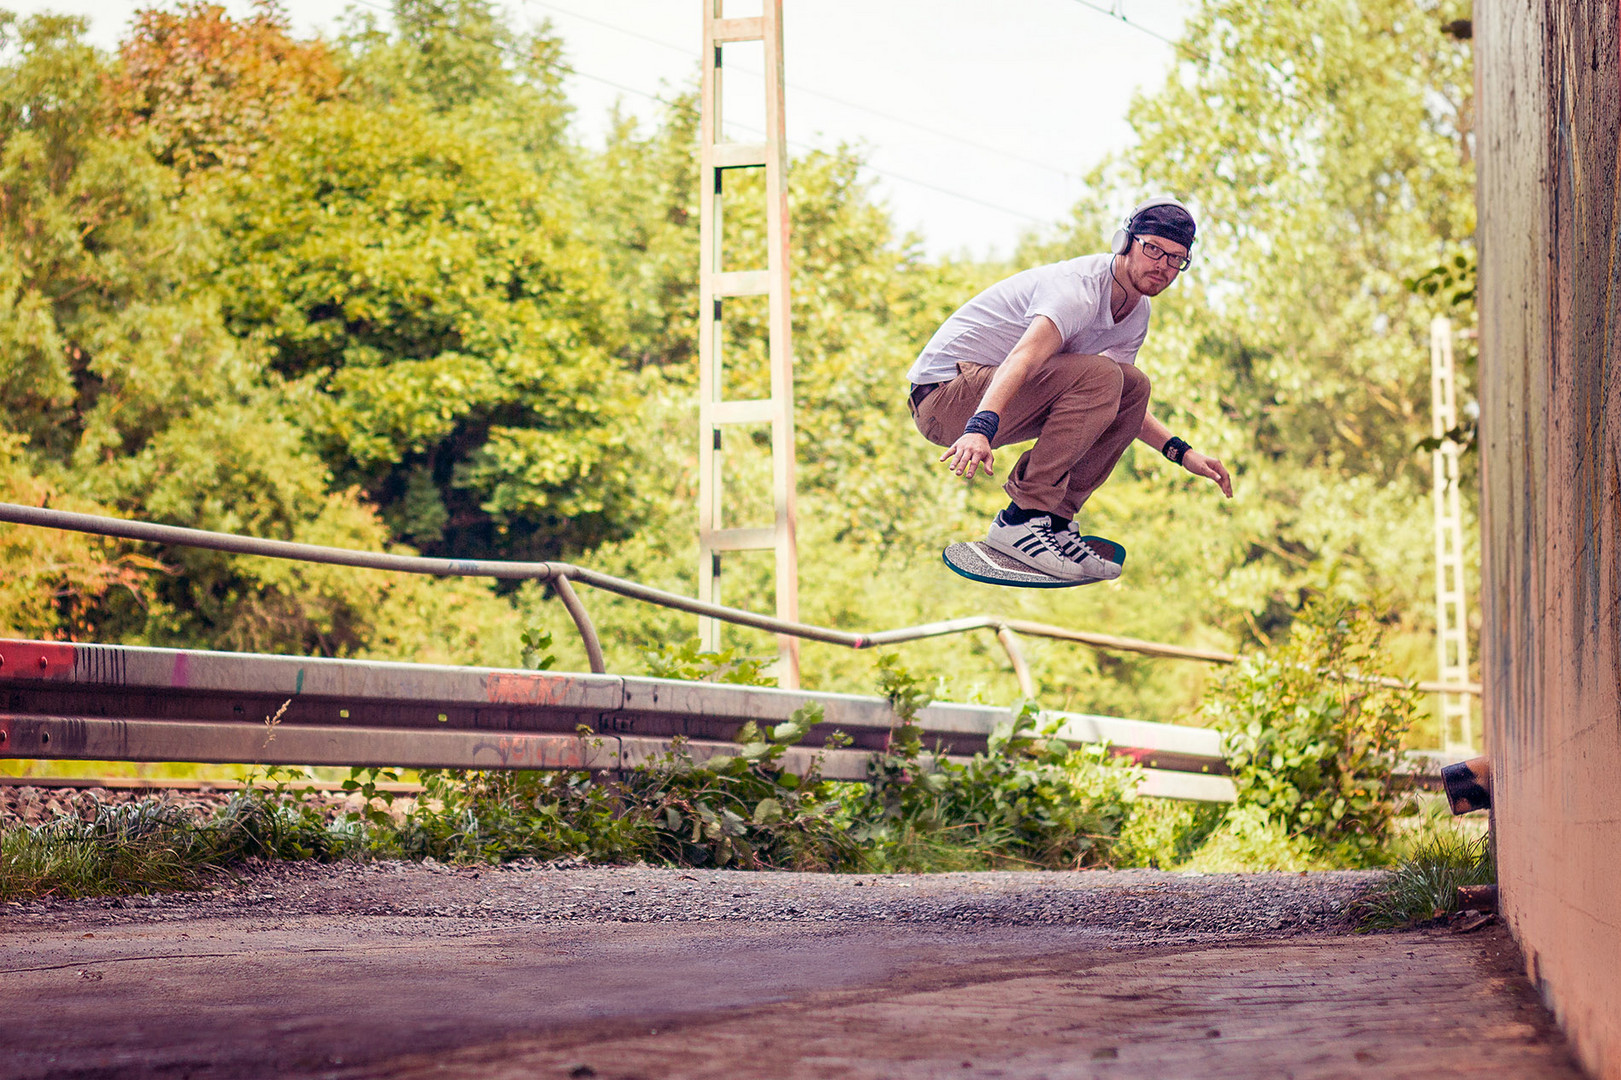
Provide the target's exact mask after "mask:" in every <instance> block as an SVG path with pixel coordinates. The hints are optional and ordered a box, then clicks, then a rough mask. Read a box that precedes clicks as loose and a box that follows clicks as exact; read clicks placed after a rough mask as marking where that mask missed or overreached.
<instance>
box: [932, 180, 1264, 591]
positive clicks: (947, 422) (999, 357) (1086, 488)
mask: <svg viewBox="0 0 1621 1080" xmlns="http://www.w3.org/2000/svg"><path fill="white" fill-rule="evenodd" d="M1195 231H1196V226H1195V224H1194V221H1193V215H1192V214H1191V213H1189V212H1188V209H1187V207H1185V206H1183V205H1182V204H1181V203H1179V202H1177V201H1176V200H1175V199H1170V198H1156V199H1150V200H1148V201H1147V202H1145V203H1143V204H1142V205H1141V206H1139V207H1137V209H1135V210H1133V211H1132V214H1131V217H1129V218H1127V219H1126V224H1125V227H1124V228H1122V229H1121V230H1120V231H1119V232H1117V233H1115V237H1114V245H1113V247H1114V251H1113V254H1109V255H1087V256H1082V257H1081V258H1078V259H1070V260H1068V261H1066V262H1060V263H1053V264H1051V265H1049V266H1038V267H1035V268H1034V269H1031V270H1025V271H1023V272H1022V273H1018V274H1015V275H1013V276H1012V277H1010V278H1008V279H1007V280H1005V281H1002V282H999V283H997V284H995V285H992V286H991V287H990V288H988V289H986V290H985V291H984V292H982V293H980V294H979V295H978V296H976V297H974V298H973V299H972V300H970V301H968V303H966V304H964V305H963V306H962V307H961V308H960V309H958V311H957V312H956V314H954V315H952V316H951V317H950V318H949V319H947V320H946V321H945V323H944V324H943V325H942V326H941V327H940V329H939V330H937V331H935V333H934V336H933V337H932V338H930V339H929V343H928V345H926V346H924V348H923V352H922V353H921V354H920V355H919V356H918V358H917V362H916V363H914V364H913V365H912V369H911V370H910V371H909V372H907V378H908V379H909V380H910V381H911V383H912V390H911V397H910V399H909V403H910V406H911V410H912V416H913V418H914V419H915V420H916V421H917V427H918V430H919V431H921V432H922V433H923V437H924V438H926V439H928V440H929V441H930V442H932V443H934V444H935V445H937V446H944V447H947V450H946V452H945V453H944V454H942V455H940V460H941V461H944V462H948V463H949V467H950V469H951V471H952V472H954V473H956V474H957V475H959V476H962V477H964V478H965V479H973V477H974V473H975V471H976V470H978V469H980V468H983V469H984V470H985V474H986V475H987V476H989V475H991V464H992V456H991V451H992V449H993V448H995V447H998V446H1004V445H1006V444H1008V443H1017V442H1023V441H1025V440H1026V439H1030V438H1034V439H1035V440H1036V444H1035V446H1033V447H1031V448H1030V449H1029V450H1027V451H1025V453H1024V454H1023V455H1022V456H1020V458H1019V460H1018V462H1017V463H1016V464H1015V465H1014V466H1013V471H1012V472H1011V473H1010V474H1009V475H1008V480H1007V483H1006V484H1004V485H1003V488H1004V489H1005V490H1006V491H1007V493H1008V497H1009V498H1010V499H1011V500H1012V501H1011V502H1009V503H1008V505H1007V508H1006V509H1005V510H1003V511H1002V512H1001V513H999V514H997V515H996V519H995V520H994V521H993V522H991V531H990V536H989V537H988V539H987V541H986V542H987V543H988V544H989V546H991V547H993V548H995V549H997V550H998V551H1001V552H1004V553H1005V554H1007V555H1009V556H1012V557H1013V558H1015V559H1017V560H1019V561H1020V562H1022V563H1024V564H1025V565H1027V566H1030V567H1032V568H1034V569H1036V570H1039V571H1041V572H1042V573H1045V574H1048V575H1050V576H1052V577H1056V578H1064V579H1068V580H1076V581H1078V580H1083V579H1095V578H1102V579H1110V578H1116V577H1119V576H1120V564H1119V563H1118V562H1115V561H1112V560H1111V559H1110V558H1109V557H1108V554H1107V553H1103V552H1100V551H1098V550H1095V549H1094V547H1093V546H1092V545H1090V544H1088V543H1087V542H1086V541H1085V540H1083V539H1081V536H1080V532H1079V530H1078V529H1077V527H1076V526H1075V523H1074V521H1073V519H1074V517H1075V513H1076V511H1077V510H1079V509H1080V508H1081V506H1082V505H1083V504H1084V503H1085V502H1086V500H1087V499H1088V498H1089V497H1090V496H1091V495H1092V493H1093V492H1094V491H1096V490H1097V489H1098V488H1099V487H1101V486H1102V484H1103V482H1104V481H1105V480H1107V479H1108V478H1109V473H1110V472H1112V471H1113V470H1114V466H1115V462H1117V461H1119V460H1120V455H1121V454H1123V453H1125V450H1126V447H1127V446H1128V445H1130V443H1131V440H1132V439H1141V440H1142V441H1143V442H1145V443H1147V444H1148V445H1149V446H1152V447H1153V448H1154V449H1155V450H1156V451H1159V452H1161V453H1163V454H1164V455H1165V456H1166V457H1167V458H1169V459H1170V460H1171V461H1173V462H1176V463H1178V464H1180V465H1181V466H1182V467H1183V468H1185V469H1187V470H1188V471H1189V472H1191V473H1193V474H1195V475H1197V476H1203V477H1206V478H1208V479H1210V480H1213V481H1214V482H1215V483H1216V484H1217V485H1218V486H1220V488H1221V491H1222V494H1223V495H1225V496H1227V497H1228V498H1229V499H1230V498H1232V496H1233V482H1232V478H1231V477H1230V476H1228V474H1227V470H1226V468H1225V467H1223V466H1222V463H1221V462H1220V461H1218V460H1217V459H1215V458H1213V457H1210V456H1209V455H1207V454H1201V453H1199V452H1198V451H1196V450H1194V449H1192V448H1191V447H1189V446H1188V444H1187V443H1186V442H1183V441H1182V440H1181V439H1179V438H1175V437H1173V436H1172V435H1171V432H1170V429H1169V428H1167V427H1166V426H1165V425H1164V424H1162V423H1160V422H1159V421H1158V420H1156V419H1154V418H1153V417H1152V416H1150V415H1148V396H1149V384H1148V377H1147V376H1146V375H1144V374H1143V373H1142V372H1140V371H1138V370H1137V367H1136V362H1137V350H1138V349H1140V348H1141V347H1142V344H1143V340H1144V339H1145V338H1146V337H1147V336H1148V312H1149V302H1148V298H1149V297H1151V296H1158V295H1159V294H1160V293H1161V292H1163V291H1164V290H1165V288H1166V287H1167V286H1169V285H1170V284H1171V282H1173V281H1175V280H1176V276H1177V274H1179V273H1180V272H1181V271H1183V270H1186V269H1187V268H1188V265H1189V263H1190V261H1191V260H1190V259H1189V257H1188V256H1189V252H1190V251H1191V250H1192V247H1193V240H1194V233H1195Z"/></svg>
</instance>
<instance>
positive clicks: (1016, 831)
mask: <svg viewBox="0 0 1621 1080" xmlns="http://www.w3.org/2000/svg"><path fill="white" fill-rule="evenodd" d="M878 682H879V690H880V692H882V693H883V695H884V696H885V697H886V698H887V699H888V700H889V703H890V707H891V708H892V709H893V710H894V712H895V718H896V721H897V723H896V725H895V727H894V728H893V729H892V730H891V732H890V736H889V739H888V742H887V746H886V748H885V751H884V752H883V753H881V754H878V755H875V756H874V758H873V760H872V761H871V762H870V763H869V765H868V778H869V781H870V783H869V784H868V786H867V787H866V788H865V789H864V790H860V791H854V792H850V793H849V794H848V795H847V797H846V802H847V810H846V813H847V814H848V816H849V819H850V821H851V830H852V833H853V834H854V835H855V836H856V838H857V839H858V840H860V841H862V843H863V845H864V846H866V847H867V848H868V852H867V859H868V862H869V864H870V865H872V866H873V867H874V868H875V869H887V870H910V869H975V868H986V867H995V866H1006V865H1016V866H1041V867H1053V868H1058V867H1076V866H1081V865H1088V864H1091V863H1095V862H1099V861H1102V860H1103V859H1104V858H1105V857H1106V855H1107V853H1108V850H1109V846H1110V844H1111V843H1112V841H1113V837H1114V835H1115V834H1116V833H1117V832H1118V830H1119V827H1120V825H1121V823H1122V822H1123V821H1124V820H1125V819H1126V817H1127V816H1128V814H1129V801H1130V798H1131V796H1132V793H1133V792H1134V791H1135V789H1136V783H1137V780H1138V779H1139V778H1140V772H1139V771H1138V770H1137V769H1136V768H1135V767H1134V766H1131V765H1130V764H1129V763H1127V762H1125V761H1123V760H1120V759H1116V758H1113V757H1112V756H1111V755H1110V754H1109V753H1108V750H1107V748H1106V747H1076V746H1072V745H1070V744H1069V743H1068V742H1066V741H1065V740H1063V739H1062V738H1060V737H1059V736H1058V731H1059V722H1058V721H1057V720H1056V719H1055V720H1044V718H1043V717H1042V714H1041V711H1040V709H1039V708H1038V707H1037V706H1036V704H1035V703H1034V702H1024V703H1022V704H1021V705H1020V706H1019V707H1018V708H1017V709H1016V710H1015V711H1014V714H1013V716H1012V717H1011V718H1010V719H1009V720H1008V721H1006V722H1004V723H1003V724H1001V725H999V726H998V727H997V729H996V730H995V731H994V732H992V733H991V735H990V737H989V739H988V741H987V747H986V749H985V751H983V752H981V753H977V754H975V755H973V757H971V758H970V759H968V760H967V761H966V762H959V761H953V760H951V759H950V758H948V757H947V756H946V755H945V754H944V753H943V752H942V751H941V749H940V748H939V747H938V746H936V747H932V748H925V747H924V745H923V741H922V738H921V733H920V732H921V729H920V728H919V727H918V725H917V722H916V720H917V713H918V711H919V710H920V709H921V708H922V707H923V705H924V704H925V703H926V702H927V700H928V696H927V693H926V691H925V690H924V686H923V683H922V681H921V680H919V679H917V678H915V677H913V676H912V675H911V674H910V673H909V672H907V671H906V670H905V668H903V667H902V666H901V665H900V663H899V661H898V660H897V659H896V658H895V657H893V656H890V655H885V656H881V657H880V658H879V660H878Z"/></svg>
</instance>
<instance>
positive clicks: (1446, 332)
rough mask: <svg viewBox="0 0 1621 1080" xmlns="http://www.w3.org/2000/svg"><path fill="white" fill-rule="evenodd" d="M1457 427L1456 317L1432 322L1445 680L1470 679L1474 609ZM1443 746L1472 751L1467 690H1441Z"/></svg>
mask: <svg viewBox="0 0 1621 1080" xmlns="http://www.w3.org/2000/svg"><path fill="white" fill-rule="evenodd" d="M1457 426H1458V398H1457V380H1456V377H1455V368H1454V365H1453V358H1452V321H1451V320H1450V319H1446V318H1441V317H1437V318H1436V319H1434V320H1433V321H1432V322H1431V323H1430V433H1431V434H1432V435H1433V436H1434V438H1436V439H1437V440H1439V442H1440V445H1439V446H1437V447H1436V449H1435V450H1434V451H1433V452H1432V453H1431V455H1430V463H1431V469H1432V473H1433V485H1432V486H1433V491H1434V501H1435V631H1436V633H1435V642H1436V651H1437V653H1438V658H1439V660H1440V668H1441V673H1440V681H1441V682H1442V683H1443V684H1448V685H1452V686H1461V685H1463V684H1465V683H1467V682H1469V609H1468V602H1467V599H1466V594H1465V592H1464V580H1463V512H1462V509H1461V508H1460V506H1459V499H1458V486H1459V484H1458V476H1459V469H1458V453H1459V447H1458V444H1457V443H1455V442H1453V441H1452V440H1450V439H1448V438H1446V434H1447V432H1449V431H1452V430H1453V429H1455V428H1456V427H1457ZM1440 698H1441V748H1442V750H1443V751H1445V752H1447V753H1449V754H1465V755H1467V754H1473V753H1474V744H1475V734H1474V706H1473V703H1472V702H1471V701H1470V699H1469V697H1468V696H1467V695H1465V694H1441V695H1440Z"/></svg>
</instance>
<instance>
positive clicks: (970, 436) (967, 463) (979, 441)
mask: <svg viewBox="0 0 1621 1080" xmlns="http://www.w3.org/2000/svg"><path fill="white" fill-rule="evenodd" d="M940 460H941V461H949V462H951V464H950V465H949V466H948V468H950V469H951V471H952V472H954V473H956V474H957V475H958V476H960V477H962V478H963V479H964V480H972V479H973V478H974V472H975V470H976V469H979V468H980V467H981V466H983V467H984V469H985V475H986V476H990V475H991V460H992V459H991V440H989V439H987V438H986V437H985V436H983V435H981V434H979V433H978V432H973V431H965V432H963V434H962V437H961V438H959V439H958V440H957V441H956V442H954V443H952V444H951V448H950V449H949V450H947V451H946V452H945V453H943V454H941V455H940Z"/></svg>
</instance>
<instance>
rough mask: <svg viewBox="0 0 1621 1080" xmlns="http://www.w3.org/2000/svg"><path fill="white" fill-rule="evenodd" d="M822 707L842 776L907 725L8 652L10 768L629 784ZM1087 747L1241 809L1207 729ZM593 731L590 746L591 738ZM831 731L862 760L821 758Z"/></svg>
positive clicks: (4, 701)
mask: <svg viewBox="0 0 1621 1080" xmlns="http://www.w3.org/2000/svg"><path fill="white" fill-rule="evenodd" d="M811 702H815V703H817V704H819V705H821V707H822V711H823V722H822V723H821V724H820V725H818V726H817V727H815V728H813V729H812V730H811V732H810V734H809V736H808V737H807V739H806V740H805V742H806V745H805V746H803V747H796V748H793V749H792V750H790V751H789V760H788V763H787V764H788V766H789V767H790V768H792V769H794V770H795V771H800V772H803V770H804V769H805V767H806V766H808V765H809V763H810V759H811V757H812V755H813V754H816V753H820V754H822V756H823V773H824V775H826V776H828V777H830V778H833V779H845V780H860V779H864V778H865V777H866V769H867V762H868V760H869V758H870V756H871V755H872V754H873V753H874V752H875V751H878V750H881V749H882V748H883V747H884V745H885V741H886V740H887V739H888V737H889V732H890V729H891V727H892V725H893V724H894V722H895V717H894V714H893V712H892V711H891V710H890V708H889V704H888V702H886V701H885V700H883V699H882V698H877V697H861V696H856V695H852V694H832V693H815V692H809V691H799V690H780V689H776V688H772V687H753V686H725V685H717V684H713V683H691V682H680V681H674V680H669V679H652V678H641V677H635V676H619V675H606V674H566V673H558V672H538V671H517V670H506V669H500V668H471V667H442V666H435V665H427V664H401V663H389V662H380V661H365V660H334V659H326V658H310V657H296V656H264V655H256V654H240V653H217V652H205V651H199V650H188V649H156V648H145V647H137V646H121V645H89V644H75V643H72V642H53V641H17V640H0V757H10V758H66V759H78V760H98V761H99V760H106V761H187V762H219V763H241V764H288V765H343V766H366V765H379V766H401V767H410V768H434V767H444V768H469V769H589V770H613V771H623V770H628V769H632V768H635V767H636V766H637V765H639V764H642V763H644V762H647V761H649V760H651V759H652V758H654V757H656V756H657V755H659V754H663V753H665V752H667V751H668V750H669V748H670V746H671V742H672V740H673V739H674V738H675V737H676V736H683V737H685V738H686V739H688V740H689V743H688V745H689V747H690V749H691V750H692V752H693V755H694V756H695V757H698V758H704V757H708V756H711V755H713V754H719V753H733V752H735V751H736V745H735V744H734V743H732V742H731V741H730V740H731V739H732V737H733V736H734V735H735V734H736V732H737V729H738V728H739V727H740V726H742V724H744V723H745V722H747V721H749V720H754V721H756V722H758V723H762V724H771V723H777V722H781V721H783V720H786V719H788V717H789V716H791V715H792V714H793V713H794V711H795V710H797V709H798V708H800V707H801V706H803V705H806V704H809V703H811ZM1059 715H1060V716H1061V718H1062V720H1063V727H1062V728H1061V729H1060V734H1061V735H1062V736H1063V737H1064V738H1066V739H1068V740H1070V741H1073V742H1078V743H1101V742H1106V743H1108V744H1110V747H1111V750H1112V751H1113V752H1114V753H1115V754H1117V755H1121V756H1127V757H1130V758H1131V759H1132V760H1134V761H1136V762H1137V763H1138V764H1140V765H1142V766H1143V767H1144V769H1145V781H1144V784H1143V787H1142V788H1141V793H1142V794H1145V795H1158V796H1163V797H1167V798H1181V799H1198V800H1206V801H1231V799H1232V797H1233V789H1232V784H1231V782H1230V781H1229V780H1228V779H1227V778H1226V776H1224V775H1223V774H1224V773H1225V772H1226V771H1227V770H1226V765H1225V763H1224V762H1223V760H1222V757H1221V739H1220V736H1219V735H1218V734H1217V733H1216V732H1214V731H1210V730H1207V729H1204V728H1192V727H1179V726H1176V725H1172V724H1155V723H1148V722H1145V721H1139V720H1123V719H1119V718H1116V717H1106V716H1089V715H1083V714H1059ZM1008 718H1009V710H1007V709H1003V708H995V707H991V706H983V705H958V704H944V703H936V704H933V705H929V706H927V707H925V708H924V709H922V710H921V711H920V712H919V714H918V722H919V724H920V725H921V726H922V728H923V731H924V735H925V741H926V742H927V743H929V744H931V745H932V744H934V743H936V742H938V743H939V744H940V745H941V746H942V747H943V748H944V749H945V750H946V751H947V752H948V753H950V754H953V755H966V754H972V753H974V752H976V751H978V750H982V749H984V748H985V745H986V739H987V737H988V736H989V735H990V733H991V732H992V731H993V730H994V728H995V727H996V725H997V724H998V723H1001V722H1003V721H1005V720H1007V719H1008ZM581 725H585V726H587V727H589V728H590V730H591V733H590V734H581V733H580V731H579V728H580V726H581ZM835 731H840V732H843V733H844V734H845V735H847V736H849V737H850V739H851V743H850V745H849V747H848V748H845V749H835V750H822V751H818V750H815V749H813V748H814V747H818V746H821V745H822V744H823V743H824V742H825V740H826V737H827V736H828V735H831V734H832V733H833V732H835Z"/></svg>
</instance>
